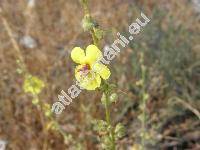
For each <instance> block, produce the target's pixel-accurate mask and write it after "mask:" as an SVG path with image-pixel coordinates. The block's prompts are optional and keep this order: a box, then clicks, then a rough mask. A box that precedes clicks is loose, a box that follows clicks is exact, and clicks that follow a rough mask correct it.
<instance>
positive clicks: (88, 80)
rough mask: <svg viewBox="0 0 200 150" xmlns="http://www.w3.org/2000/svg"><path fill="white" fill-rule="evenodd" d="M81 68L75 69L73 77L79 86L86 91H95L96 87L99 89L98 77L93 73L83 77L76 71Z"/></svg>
mask: <svg viewBox="0 0 200 150" xmlns="http://www.w3.org/2000/svg"><path fill="white" fill-rule="evenodd" d="M81 67H82V65H79V66H77V67H76V69H75V77H76V80H77V81H78V82H79V83H80V86H81V87H82V88H84V89H86V90H95V89H96V88H97V87H100V85H101V78H100V75H98V74H97V73H95V72H89V73H88V74H87V75H86V76H83V75H82V74H81V73H80V71H78V69H79V68H81Z"/></svg>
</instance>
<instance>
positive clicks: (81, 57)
mask: <svg viewBox="0 0 200 150" xmlns="http://www.w3.org/2000/svg"><path fill="white" fill-rule="evenodd" d="M71 58H72V60H73V61H74V62H76V63H78V64H82V63H84V61H85V52H84V50H83V49H81V48H80V47H75V48H73V49H72V52H71Z"/></svg>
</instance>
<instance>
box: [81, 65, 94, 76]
mask: <svg viewBox="0 0 200 150" xmlns="http://www.w3.org/2000/svg"><path fill="white" fill-rule="evenodd" d="M90 69H91V68H90V65H89V64H85V65H83V67H82V68H80V69H79V70H78V71H79V72H80V73H81V75H83V76H86V75H87V74H88V73H89V72H90Z"/></svg>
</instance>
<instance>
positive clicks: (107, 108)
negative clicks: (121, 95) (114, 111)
mask: <svg viewBox="0 0 200 150" xmlns="http://www.w3.org/2000/svg"><path fill="white" fill-rule="evenodd" d="M104 94H105V95H106V104H105V111H106V122H107V123H108V125H109V126H110V127H111V129H110V130H109V132H110V133H109V134H110V135H111V141H112V150H115V136H114V131H113V128H112V124H111V120H110V109H109V98H108V93H107V92H104Z"/></svg>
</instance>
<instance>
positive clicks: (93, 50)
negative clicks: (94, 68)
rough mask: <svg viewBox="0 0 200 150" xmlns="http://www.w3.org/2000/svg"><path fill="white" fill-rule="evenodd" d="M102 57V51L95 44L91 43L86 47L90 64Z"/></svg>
mask: <svg viewBox="0 0 200 150" xmlns="http://www.w3.org/2000/svg"><path fill="white" fill-rule="evenodd" d="M101 58H102V52H101V51H100V50H99V49H98V48H97V47H96V46H95V45H89V46H88V47H87V48H86V61H87V63H89V64H90V65H92V64H93V63H95V62H97V61H98V60H100V59H101Z"/></svg>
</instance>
